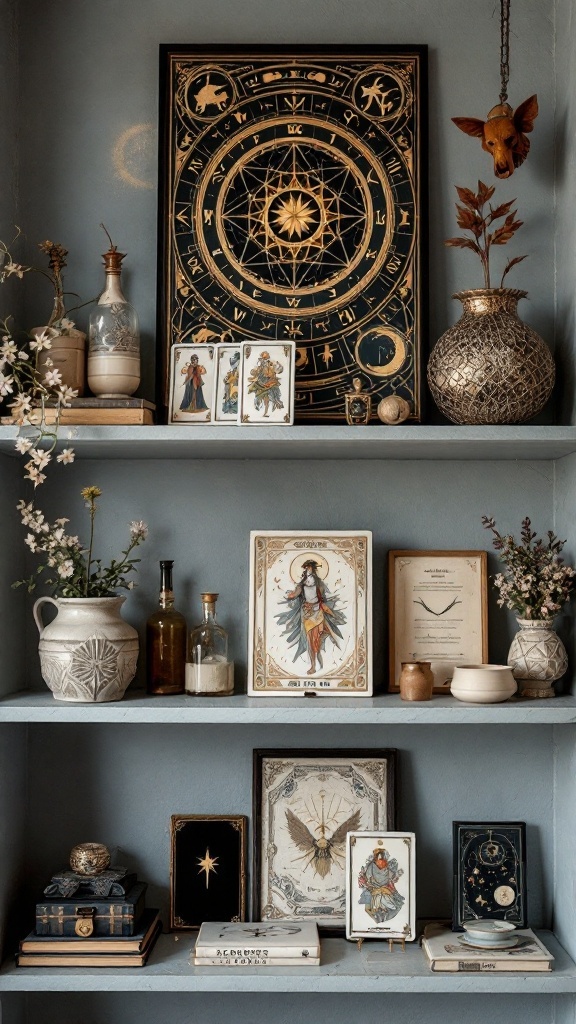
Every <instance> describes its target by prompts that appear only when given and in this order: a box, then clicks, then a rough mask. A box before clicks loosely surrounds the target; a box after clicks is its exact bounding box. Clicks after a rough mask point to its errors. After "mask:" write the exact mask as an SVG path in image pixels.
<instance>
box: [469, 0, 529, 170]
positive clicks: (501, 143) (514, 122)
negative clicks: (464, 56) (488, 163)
mask: <svg viewBox="0 0 576 1024" xmlns="http://www.w3.org/2000/svg"><path fill="white" fill-rule="evenodd" d="M509 62H510V0H501V3H500V102H499V103H497V104H496V106H495V107H492V110H489V111H488V115H487V117H486V120H485V121H481V120H480V118H478V117H453V118H452V120H453V121H454V124H455V125H457V126H458V128H460V130H461V131H463V132H465V133H466V135H472V136H473V137H474V138H477V139H482V149H485V150H486V152H487V153H491V154H492V157H493V160H494V174H495V175H496V177H497V178H510V177H511V175H512V174H514V171H515V169H516V168H517V167H519V166H520V164H523V163H524V161H525V159H526V157H527V156H528V151H529V149H530V139H529V138H527V135H528V132H531V131H532V129H533V127H534V121H535V120H536V118H537V116H538V100H537V98H536V96H529V97H528V99H527V100H524V102H523V103H521V104H520V106H519V107H516V110H513V109H512V107H511V106H510V104H509V103H508V78H509V76H510V63H509Z"/></svg>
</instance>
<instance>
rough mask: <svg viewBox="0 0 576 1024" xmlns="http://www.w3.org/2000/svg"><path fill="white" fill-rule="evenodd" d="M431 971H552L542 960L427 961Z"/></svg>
mask: <svg viewBox="0 0 576 1024" xmlns="http://www.w3.org/2000/svg"><path fill="white" fill-rule="evenodd" d="M428 963H429V965H430V968H431V969H432V970H433V971H443V972H446V971H451V972H453V973H454V972H459V971H465V972H467V973H469V974H496V973H507V974H514V973H520V974H527V973H532V972H533V971H550V970H552V968H551V966H550V964H549V963H547V962H546V961H543V960H540V961H538V960H429V961H428Z"/></svg>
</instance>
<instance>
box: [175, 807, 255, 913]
mask: <svg viewBox="0 0 576 1024" xmlns="http://www.w3.org/2000/svg"><path fill="white" fill-rule="evenodd" d="M247 823H248V819H247V818H246V817H245V816H244V815H241V814H237V815H229V816H220V815H214V814H173V815H172V822H171V830H170V839H171V843H170V848H171V864H170V927H171V928H199V927H200V925H201V924H202V923H203V922H204V921H233V922H238V921H245V920H246V874H247V870H246V834H247Z"/></svg>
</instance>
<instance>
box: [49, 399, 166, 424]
mask: <svg viewBox="0 0 576 1024" xmlns="http://www.w3.org/2000/svg"><path fill="white" fill-rule="evenodd" d="M155 409H156V406H155V405H154V403H153V402H148V401H147V400H146V399H145V398H73V399H72V401H71V402H70V405H69V406H67V407H66V408H65V409H61V410H60V424H61V426H63V427H68V426H104V425H108V426H121V425H123V424H124V425H150V424H152V423H154V410H155ZM45 420H46V424H47V426H51V425H52V424H53V423H55V422H56V410H55V409H46V410H45Z"/></svg>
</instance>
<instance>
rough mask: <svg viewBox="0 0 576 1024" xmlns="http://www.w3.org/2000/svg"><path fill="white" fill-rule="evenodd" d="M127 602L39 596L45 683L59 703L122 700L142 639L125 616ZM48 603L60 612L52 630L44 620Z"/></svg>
mask: <svg viewBox="0 0 576 1024" xmlns="http://www.w3.org/2000/svg"><path fill="white" fill-rule="evenodd" d="M125 600H126V599H125V598H124V597H59V598H53V597H40V598H38V600H37V601H36V602H35V604H34V621H35V623H36V625H37V627H38V632H39V633H40V642H39V644H38V651H39V654H40V668H41V671H42V678H43V679H44V682H45V683H46V685H47V686H48V687H49V688H50V689H51V690H52V693H53V694H54V697H55V698H56V699H57V700H67V701H72V702H74V703H77V704H93V703H99V704H100V703H104V702H106V701H113V700H121V699H122V697H123V696H124V693H125V692H126V689H127V688H128V685H129V683H130V682H131V681H132V679H133V678H134V674H135V672H136V663H137V661H138V634H137V632H136V630H135V629H134V628H133V627H132V626H130V625H129V624H128V623H127V622H125V621H124V619H123V618H122V616H121V615H120V608H121V607H122V605H123V603H124V601H125ZM46 603H48V604H53V605H54V606H55V607H56V608H57V609H58V615H57V616H56V618H55V619H54V620H53V622H51V623H49V625H48V626H44V624H43V622H42V619H41V617H40V609H41V607H42V605H43V604H46Z"/></svg>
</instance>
